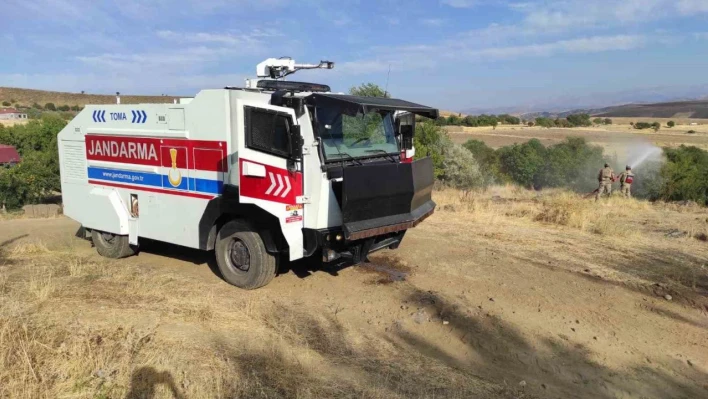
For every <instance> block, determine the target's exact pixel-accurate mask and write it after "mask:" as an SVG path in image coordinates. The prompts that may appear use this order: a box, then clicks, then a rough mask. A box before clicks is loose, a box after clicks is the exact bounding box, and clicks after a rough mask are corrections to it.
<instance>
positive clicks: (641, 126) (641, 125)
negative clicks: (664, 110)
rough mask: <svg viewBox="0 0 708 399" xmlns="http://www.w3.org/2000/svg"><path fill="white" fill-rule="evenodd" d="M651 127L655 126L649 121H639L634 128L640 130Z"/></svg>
mask: <svg viewBox="0 0 708 399" xmlns="http://www.w3.org/2000/svg"><path fill="white" fill-rule="evenodd" d="M650 127H653V125H652V124H651V123H647V122H637V123H635V124H634V128H635V129H639V130H643V129H649V128H650Z"/></svg>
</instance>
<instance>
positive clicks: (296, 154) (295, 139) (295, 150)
mask: <svg viewBox="0 0 708 399" xmlns="http://www.w3.org/2000/svg"><path fill="white" fill-rule="evenodd" d="M304 144H305V140H303V138H302V134H301V133H300V125H291V126H290V158H291V159H293V160H296V161H299V160H301V159H302V146H303V145H304Z"/></svg>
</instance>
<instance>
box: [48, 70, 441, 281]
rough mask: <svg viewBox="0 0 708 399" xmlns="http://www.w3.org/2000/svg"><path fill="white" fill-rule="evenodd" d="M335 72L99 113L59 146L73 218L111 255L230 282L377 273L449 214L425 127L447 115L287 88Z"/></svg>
mask: <svg viewBox="0 0 708 399" xmlns="http://www.w3.org/2000/svg"><path fill="white" fill-rule="evenodd" d="M333 67H334V63H332V62H328V61H323V62H320V63H319V64H297V63H295V62H294V61H293V60H292V59H290V58H277V59H276V58H271V59H268V60H265V61H264V62H262V63H261V64H259V65H258V66H257V68H256V69H257V73H256V75H257V76H258V78H260V79H253V80H247V82H246V85H245V87H226V88H223V89H218V90H202V91H200V92H199V93H198V94H197V95H196V96H195V97H194V98H182V99H179V101H176V102H175V103H174V104H138V105H132V104H131V105H129V104H115V105H87V106H86V107H85V108H84V110H83V111H81V112H80V113H79V114H78V115H77V116H76V117H75V118H74V119H73V120H72V121H71V122H70V123H69V124H68V125H67V126H66V127H65V128H64V129H63V130H62V131H61V132H60V133H59V138H58V146H59V159H60V170H61V189H62V199H63V204H64V213H65V214H66V215H67V216H68V217H70V218H72V219H74V220H76V221H77V222H78V223H80V224H81V226H82V231H84V232H85V233H84V234H85V236H86V237H87V238H90V239H91V240H92V242H93V245H94V246H95V247H96V249H97V251H98V253H99V254H101V255H102V256H106V257H109V258H123V257H127V256H130V255H133V254H135V253H136V251H137V250H138V248H139V244H140V241H141V240H145V239H150V240H158V241H164V242H168V243H172V244H176V245H181V246H185V247H190V248H195V249H200V250H205V251H214V254H215V257H216V261H217V264H218V267H219V270H220V272H221V274H222V276H223V278H224V279H225V280H226V281H227V282H229V283H231V284H233V285H235V286H237V287H241V288H244V289H255V288H258V287H262V286H264V285H266V284H267V283H268V282H270V281H271V280H272V279H273V277H274V276H275V275H276V272H277V268H278V264H279V262H281V261H296V260H298V259H302V258H308V257H312V258H313V259H315V260H316V261H318V262H319V260H320V259H321V261H322V262H325V263H329V262H334V261H337V260H340V261H346V262H353V263H354V264H356V263H360V262H362V261H364V260H365V259H366V257H367V255H369V254H370V253H372V252H374V251H377V250H380V249H384V248H391V249H395V248H397V247H398V246H399V245H400V243H401V241H402V240H403V237H404V235H405V233H406V231H407V230H408V229H410V228H413V227H415V226H416V225H417V224H418V223H420V222H421V221H423V220H424V219H425V218H427V217H428V216H430V215H431V214H432V213H433V211H434V210H435V203H434V202H433V200H432V198H431V193H432V189H433V165H432V161H431V159H430V158H422V159H417V160H414V159H413V157H414V154H415V148H414V147H413V134H414V132H415V123H416V115H419V116H422V117H427V118H437V117H438V114H439V112H438V110H437V109H434V108H430V107H427V106H423V105H419V104H414V103H411V102H407V101H402V100H397V99H391V98H369V97H358V96H351V95H343V94H335V93H332V92H331V90H330V88H329V87H328V86H326V85H322V84H315V83H304V82H294V81H289V80H285V77H286V76H288V75H291V74H292V73H295V72H297V71H299V70H303V69H315V68H318V69H332V68H333Z"/></svg>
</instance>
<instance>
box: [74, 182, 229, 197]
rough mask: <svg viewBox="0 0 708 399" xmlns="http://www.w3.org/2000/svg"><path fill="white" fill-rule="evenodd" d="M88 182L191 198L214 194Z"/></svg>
mask: <svg viewBox="0 0 708 399" xmlns="http://www.w3.org/2000/svg"><path fill="white" fill-rule="evenodd" d="M88 182H89V183H90V184H96V185H99V186H108V187H116V188H125V189H129V190H135V191H147V192H149V193H160V194H170V195H179V196H182V197H192V198H200V199H213V198H214V197H215V196H214V195H207V194H197V193H187V192H182V191H173V190H163V189H160V188H150V187H140V186H129V185H127V184H116V183H106V182H102V181H98V180H89V181H88Z"/></svg>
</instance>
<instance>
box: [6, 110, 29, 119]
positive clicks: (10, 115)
mask: <svg viewBox="0 0 708 399" xmlns="http://www.w3.org/2000/svg"><path fill="white" fill-rule="evenodd" d="M16 119H27V114H25V113H24V112H20V111H18V110H16V109H14V108H0V120H16Z"/></svg>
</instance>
